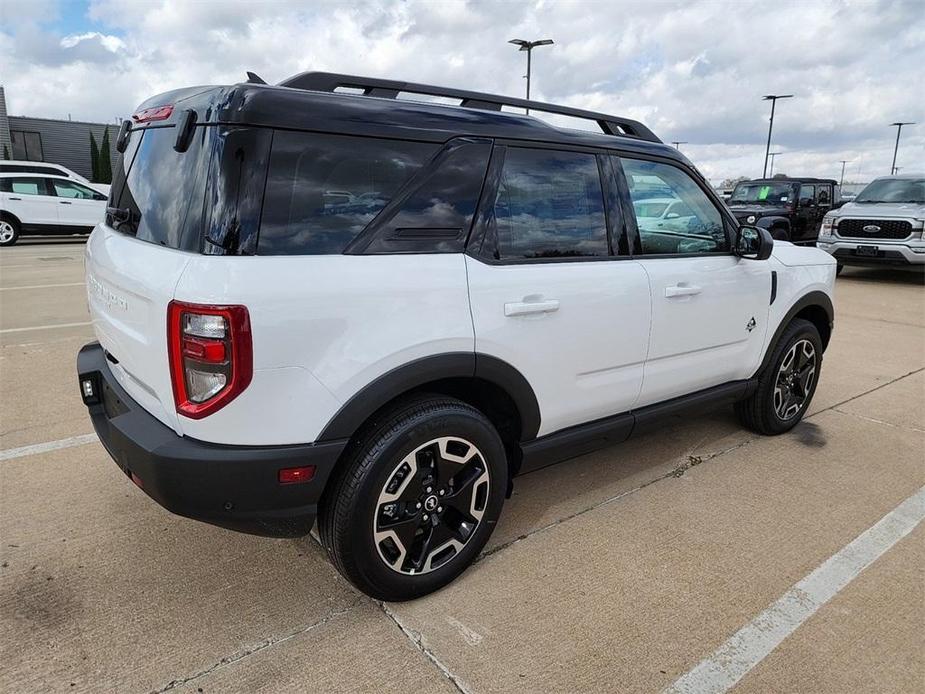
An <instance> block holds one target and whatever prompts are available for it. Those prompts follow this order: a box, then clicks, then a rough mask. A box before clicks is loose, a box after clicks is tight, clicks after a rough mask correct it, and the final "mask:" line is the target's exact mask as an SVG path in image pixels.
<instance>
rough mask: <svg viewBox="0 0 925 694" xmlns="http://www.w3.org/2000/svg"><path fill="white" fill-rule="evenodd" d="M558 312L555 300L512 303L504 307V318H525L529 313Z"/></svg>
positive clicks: (557, 303) (557, 304)
mask: <svg viewBox="0 0 925 694" xmlns="http://www.w3.org/2000/svg"><path fill="white" fill-rule="evenodd" d="M558 310H559V302H558V301H557V300H556V299H550V300H548V301H513V302H511V303H507V304H505V305H504V315H505V316H526V315H529V314H531V313H552V312H553V311H558Z"/></svg>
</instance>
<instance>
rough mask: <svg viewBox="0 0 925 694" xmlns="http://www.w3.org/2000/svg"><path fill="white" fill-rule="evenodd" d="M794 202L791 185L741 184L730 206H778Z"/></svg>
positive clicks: (734, 193)
mask: <svg viewBox="0 0 925 694" xmlns="http://www.w3.org/2000/svg"><path fill="white" fill-rule="evenodd" d="M792 201H793V184H791V183H750V182H749V183H739V184H738V185H737V186H736V187H735V190H734V191H732V197H731V198H729V204H730V205H736V204H739V205H742V204H750V205H772V204H773V205H777V204H780V203H785V202H792Z"/></svg>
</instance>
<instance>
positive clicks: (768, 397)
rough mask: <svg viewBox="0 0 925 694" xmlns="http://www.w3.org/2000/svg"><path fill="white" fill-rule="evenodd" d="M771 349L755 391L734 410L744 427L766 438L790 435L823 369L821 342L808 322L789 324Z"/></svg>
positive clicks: (811, 395) (801, 321) (810, 398)
mask: <svg viewBox="0 0 925 694" xmlns="http://www.w3.org/2000/svg"><path fill="white" fill-rule="evenodd" d="M773 349H774V352H773V353H772V356H771V360H770V362H769V363H768V365H767V367H766V368H765V369H764V371H763V372H762V373H761V375H760V376H759V377H758V388H757V389H756V390H755V392H754V393H752V395H751V396H749V397H748V398H747V399H745V400H742V401H741V402H738V403H736V406H735V411H736V415H738V417H739V421H741V422H742V424H743V425H745V426H746V427H747V428H749V429H751V430H752V431H755V432H758V433H759V434H765V435H767V436H773V435H776V434H783V433H784V432H786V431H790V430H791V429H792V428H793V427H795V426H796V425H797V424H798V423H799V422H800V420H801V419H803V415H804V414H805V413H806V410H807V408H808V407H809V404H810V402H811V401H812V399H813V394H814V393H815V392H816V384H817V383H818V382H819V373H820V371H821V369H822V340H821V338H820V337H819V331H818V330H817V329H816V326H815V325H813V324H812V323H810V322H809V321H807V320H803V319H800V318H796V319H794V320H793V321H791V322H790V324H789V325H788V326H787V328H786V330H784V334H783V335H781V337H780V339H779V340H778V341H777V345H775V346H774V348H773Z"/></svg>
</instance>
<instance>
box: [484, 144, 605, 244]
mask: <svg viewBox="0 0 925 694" xmlns="http://www.w3.org/2000/svg"><path fill="white" fill-rule="evenodd" d="M494 212H495V224H496V228H497V234H498V248H499V251H500V255H501V257H502V258H568V257H578V256H602V255H607V254H608V250H607V224H606V221H605V219H604V195H603V191H602V190H601V179H600V174H599V173H598V168H597V159H596V157H595V156H594V155H593V154H582V153H578V152H559V151H553V150H534V149H524V148H520V147H509V148H508V150H507V152H506V154H505V157H504V167H503V169H502V173H501V181H500V183H499V186H498V196H497V198H496V200H495V210H494Z"/></svg>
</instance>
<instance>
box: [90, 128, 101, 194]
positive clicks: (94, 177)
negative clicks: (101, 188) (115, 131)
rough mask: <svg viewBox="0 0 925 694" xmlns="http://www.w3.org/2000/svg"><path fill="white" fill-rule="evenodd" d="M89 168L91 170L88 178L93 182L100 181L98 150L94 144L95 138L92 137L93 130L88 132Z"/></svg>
mask: <svg viewBox="0 0 925 694" xmlns="http://www.w3.org/2000/svg"><path fill="white" fill-rule="evenodd" d="M90 170H91V171H92V172H93V173H92V174H91V175H90V180H91V181H93V182H94V183H99V182H100V150H99V148H98V147H97V146H96V138H95V137H93V132H92V131H91V132H90Z"/></svg>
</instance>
